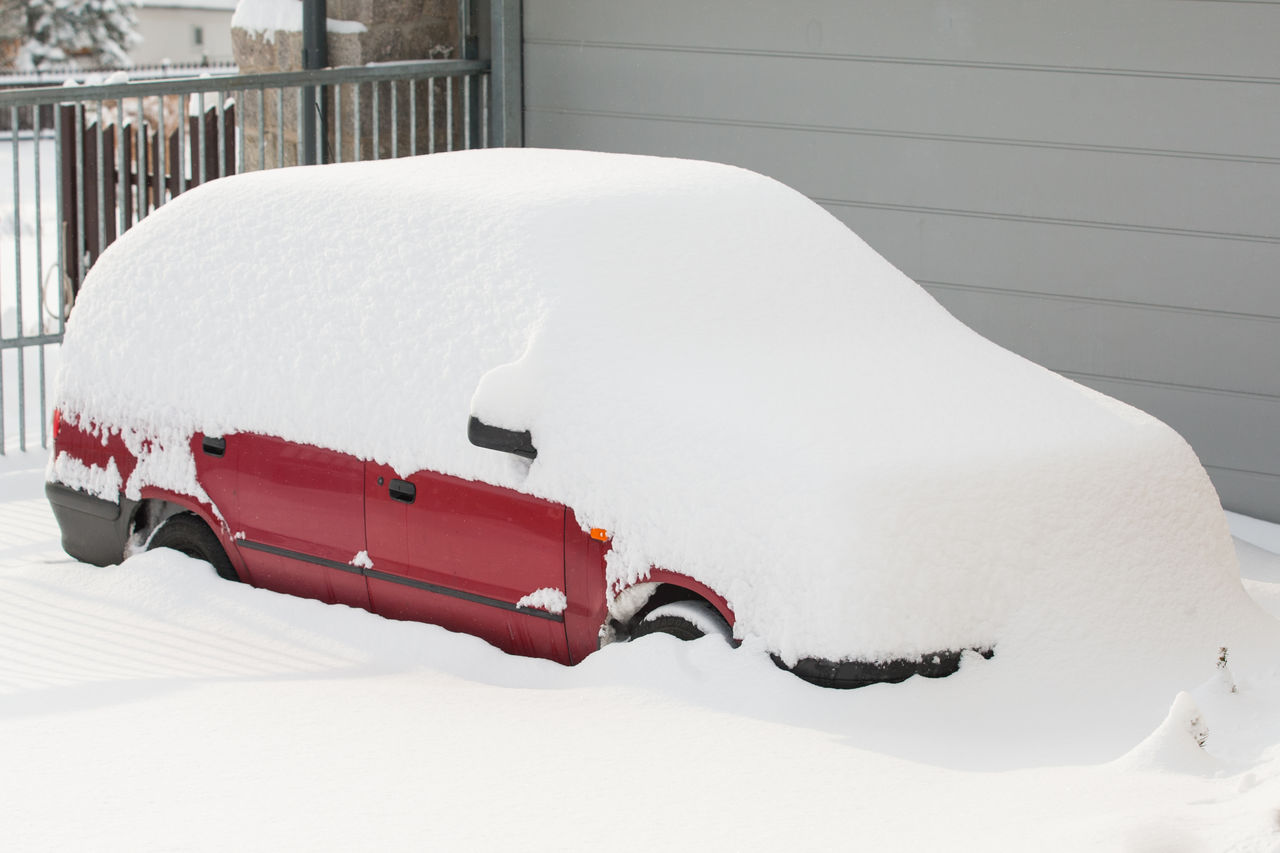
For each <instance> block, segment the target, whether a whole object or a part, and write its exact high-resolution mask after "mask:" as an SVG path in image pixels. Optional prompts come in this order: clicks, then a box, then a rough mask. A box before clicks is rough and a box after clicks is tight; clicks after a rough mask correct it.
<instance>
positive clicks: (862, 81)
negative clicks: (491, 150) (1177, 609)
mask: <svg viewBox="0 0 1280 853" xmlns="http://www.w3.org/2000/svg"><path fill="white" fill-rule="evenodd" d="M524 10H525V11H524V16H525V17H524V32H525V46H524V51H525V53H524V62H525V134H526V137H525V143H526V145H530V146H545V147H576V148H591V149H601V150H609V151H628V152H637V153H653V154H669V155H678V156H686V157H698V158H705V159H710V160H720V161H724V162H729V163H735V164H738V165H742V166H746V167H748V168H751V169H755V170H757V171H760V172H763V173H765V174H768V175H772V176H773V177H776V178H778V179H779V180H781V181H783V182H785V183H787V184H790V185H791V186H794V187H796V188H797V189H799V190H801V191H802V192H804V193H806V194H807V195H809V196H811V197H812V198H814V199H816V200H818V201H819V202H820V203H822V204H823V205H824V206H826V207H827V208H828V209H829V210H830V211H831V212H832V213H834V214H835V215H836V216H838V217H840V219H842V220H843V221H844V222H846V223H847V224H848V225H849V226H850V227H851V228H853V229H854V230H855V231H857V232H858V233H859V234H861V235H862V236H863V237H864V238H865V239H866V240H867V242H869V243H870V244H871V245H872V246H873V247H875V248H876V249H878V250H879V251H880V252H881V253H882V254H884V255H885V256H886V257H888V258H889V259H890V260H891V261H893V262H894V263H895V264H897V265H898V266H899V267H901V268H902V269H903V270H904V271H906V272H907V273H908V274H909V275H911V276H912V277H913V278H915V279H916V280H918V281H920V282H921V283H922V284H923V285H924V286H925V287H927V288H928V289H929V290H930V291H931V292H932V293H933V294H934V295H935V296H936V297H937V298H938V299H939V300H940V301H941V302H942V303H943V304H944V305H946V306H947V308H949V309H950V310H951V311H952V313H954V314H955V315H956V316H957V317H959V318H960V319H961V320H963V321H964V322H966V323H968V324H969V325H970V326H973V327H974V328H975V329H977V330H978V331H980V332H982V333H983V334H985V335H986V336H988V337H990V338H992V339H994V340H996V341H998V342H1000V343H1001V344H1003V345H1005V346H1007V347H1008V348H1010V349H1012V350H1015V351H1016V352H1019V353H1022V354H1024V355H1026V356H1028V357H1029V358H1031V359H1033V360H1035V361H1037V362H1040V363H1041V364H1044V365H1046V366H1048V367H1050V368H1052V369H1054V370H1057V371H1060V372H1062V373H1064V374H1066V375H1068V376H1071V377H1073V378H1075V379H1078V380H1079V381H1081V382H1084V383H1085V384H1088V385H1092V386H1093V387H1095V388H1098V389H1100V390H1102V391H1104V392H1106V393H1108V394H1111V395H1113V396H1116V397H1119V398H1121V399H1124V400H1127V401H1129V402H1131V403H1133V404H1135V405H1137V406H1139V407H1141V408H1143V409H1146V410H1147V411H1149V412H1151V413H1153V414H1155V415H1157V416H1158V417H1160V418H1162V419H1164V420H1166V421H1167V422H1169V423H1170V424H1172V425H1173V426H1174V427H1175V428H1177V429H1178V430H1179V431H1180V432H1181V433H1182V434H1183V435H1184V436H1186V437H1187V439H1188V440H1189V441H1191V443H1192V444H1193V445H1194V446H1195V448H1196V450H1197V451H1198V452H1199V454H1200V457H1201V459H1202V460H1203V461H1204V463H1205V465H1206V466H1207V467H1208V469H1209V472H1210V474H1212V476H1213V478H1214V481H1215V483H1216V484H1217V486H1218V490H1219V492H1220V493H1221V495H1222V499H1223V503H1224V504H1225V505H1226V506H1227V507H1228V508H1231V509H1238V510H1240V511H1243V512H1247V513H1250V514H1252V515H1256V516H1260V517H1264V518H1268V519H1271V520H1273V521H1280V2H1264V0H1238V2H1230V0H1132V2H1124V3H1116V2H1113V0H1079V2H1072V3H1062V2H1053V1H1051V2H1031V1H1030V0H967V2H965V1H963V0H955V2H950V1H949V0H934V2H919V3H901V2H895V0H860V2H849V1H848V0H808V1H807V2H763V0H647V1H646V2H643V3H637V2H625V0H525V3H524Z"/></svg>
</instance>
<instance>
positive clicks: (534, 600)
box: [516, 586, 569, 614]
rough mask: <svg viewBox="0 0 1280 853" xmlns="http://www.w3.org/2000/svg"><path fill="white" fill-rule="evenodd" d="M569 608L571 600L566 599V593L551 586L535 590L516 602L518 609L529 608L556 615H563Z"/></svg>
mask: <svg viewBox="0 0 1280 853" xmlns="http://www.w3.org/2000/svg"><path fill="white" fill-rule="evenodd" d="M568 606H569V600H568V599H567V598H566V597H565V594H564V592H562V591H561V590H558V589H556V588H555V587H550V586H544V587H543V588H542V589H535V590H534V591H533V592H531V593H529V594H528V595H526V596H524V597H523V598H521V599H520V600H519V601H517V602H516V607H529V608H532V609H534V610H545V611H547V612H548V613H556V614H559V613H563V612H564V610H565V608H566V607H568Z"/></svg>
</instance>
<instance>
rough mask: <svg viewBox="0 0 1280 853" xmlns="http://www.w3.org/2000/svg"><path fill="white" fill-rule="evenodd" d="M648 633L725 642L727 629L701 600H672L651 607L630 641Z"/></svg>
mask: <svg viewBox="0 0 1280 853" xmlns="http://www.w3.org/2000/svg"><path fill="white" fill-rule="evenodd" d="M650 634H668V635H670V636H672V637H675V638H676V639H678V640H697V639H699V638H700V637H705V636H708V635H713V636H719V637H723V638H724V639H725V640H726V641H728V640H729V638H730V636H731V632H730V631H729V626H728V625H727V624H726V623H725V621H724V619H723V618H722V617H721V616H720V614H719V613H718V612H716V609H715V608H714V607H712V606H711V605H710V604H707V603H706V602H705V601H673V602H671V603H670V604H664V605H662V606H661V607H655V608H654V609H653V610H650V611H649V612H648V613H646V614H645V615H644V616H643V617H641V619H640V622H639V624H637V625H636V626H635V628H634V629H632V631H631V639H633V640H638V639H640V638H641V637H647V636H649V635H650Z"/></svg>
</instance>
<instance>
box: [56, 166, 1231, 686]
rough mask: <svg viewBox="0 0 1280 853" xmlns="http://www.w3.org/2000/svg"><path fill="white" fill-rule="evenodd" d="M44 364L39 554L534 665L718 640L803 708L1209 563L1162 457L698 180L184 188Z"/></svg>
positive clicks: (404, 180)
mask: <svg viewBox="0 0 1280 853" xmlns="http://www.w3.org/2000/svg"><path fill="white" fill-rule="evenodd" d="M60 357H61V369H60V373H59V379H58V390H57V394H56V399H55V405H56V407H57V409H58V410H59V411H60V412H61V414H60V416H59V418H58V422H57V423H56V424H55V429H54V434H55V439H54V447H53V459H52V461H51V464H50V467H49V472H48V478H47V479H48V481H49V482H48V487H47V491H48V496H49V499H50V501H51V503H52V505H53V509H54V513H55V515H56V517H57V520H58V523H59V525H60V526H61V528H62V534H63V544H64V547H65V548H66V550H67V552H68V553H69V554H71V555H72V556H74V557H76V558H78V559H81V560H84V561H86V562H89V563H95V564H99V565H106V564H110V563H115V562H118V561H119V560H121V559H122V558H123V557H124V556H126V555H128V554H129V553H133V552H135V551H137V550H139V549H143V548H158V547H171V548H176V549H178V550H180V551H183V552H185V553H187V554H190V555H193V556H196V557H198V558H200V559H203V560H207V561H208V562H209V563H211V564H212V565H213V566H214V568H216V569H217V571H218V573H219V574H221V575H222V576H224V577H226V578H229V579H235V580H241V581H244V582H247V583H251V584H253V585H255V586H260V587H264V588H267V589H272V590H277V591H280V592H285V593H291V594H294V595H299V596H307V597H311V598H316V599H320V600H322V601H326V602H331V603H341V604H347V605H350V606H353V607H361V608H366V609H368V610H370V611H372V612H374V613H378V614H381V615H383V616H385V617H388V618H392V619H412V620H421V621H424V622H431V623H435V624H438V625H442V626H444V627H446V628H449V629H452V630H456V631H465V632H469V633H472V634H475V635H477V636H479V637H482V638H483V639H485V640H487V641H488V642H490V643H492V644H493V645H495V646H497V647H499V648H501V649H504V650H506V651H508V652H511V653H515V654H521V655H531V656H537V657H544V658H549V659H551V660H555V661H559V662H561V663H564V664H573V663H576V662H578V661H580V660H582V659H583V658H584V657H586V656H587V655H589V654H590V653H591V652H593V651H594V650H596V649H598V648H599V647H600V646H601V645H602V644H604V643H609V642H613V641H615V640H625V639H629V638H633V637H636V636H642V635H644V634H649V633H654V632H665V633H669V634H674V635H676V636H679V637H684V638H692V637H697V636H700V635H702V634H706V633H718V634H721V635H724V636H726V637H732V638H734V639H736V640H740V641H742V642H743V643H744V644H746V645H748V646H749V647H750V648H751V649H754V650H758V651H761V652H765V653H768V654H771V655H773V657H774V659H775V660H776V661H778V662H779V663H780V664H782V665H785V666H786V667H787V668H788V669H791V670H792V671H794V672H796V673H797V674H798V675H800V676H802V677H804V678H806V679H809V680H811V681H814V682H817V683H819V684H824V685H835V686H857V685H860V684H866V683H868V682H872V681H897V680H901V679H904V678H906V677H908V676H910V675H912V674H923V675H927V676H939V675H946V674H948V673H950V672H953V671H955V670H956V669H957V667H958V664H959V661H960V658H961V653H962V651H964V650H969V649H972V650H976V651H978V652H982V653H989V652H990V650H991V649H993V648H994V647H995V646H996V644H997V643H1001V642H1009V641H1008V639H1007V638H1008V637H1009V636H1010V634H1009V632H1010V631H1011V630H1013V628H1011V626H1015V627H1016V626H1019V625H1022V626H1025V625H1026V624H1033V623H1034V622H1035V620H1034V619H1032V618H1031V617H1028V616H1027V613H1031V612H1034V611H1033V610H1027V603H1028V602H1034V603H1035V606H1036V607H1045V608H1050V609H1052V608H1055V607H1061V606H1064V605H1062V604H1060V602H1066V601H1076V600H1080V599H1083V598H1088V599H1092V598H1094V597H1095V596H1097V595H1098V594H1099V590H1105V592H1106V595H1108V596H1110V597H1112V598H1114V599H1116V601H1121V600H1125V601H1128V600H1137V599H1141V598H1142V597H1143V596H1146V595H1148V591H1147V590H1148V584H1147V582H1146V580H1145V576H1144V575H1143V574H1142V568H1143V567H1146V566H1152V565H1159V566H1163V567H1166V569H1167V567H1169V566H1183V567H1185V569H1184V570H1185V571H1186V573H1187V576H1188V577H1191V578H1197V579H1198V578H1199V577H1200V575H1199V574H1197V572H1200V571H1202V569H1201V568H1200V567H1206V566H1207V567H1213V570H1214V571H1217V572H1218V576H1222V577H1226V576H1227V573H1228V572H1229V570H1230V561H1231V560H1232V559H1233V552H1232V551H1231V543H1230V537H1229V535H1227V534H1226V527H1225V522H1223V520H1222V512H1221V507H1220V506H1219V504H1218V501H1217V496H1216V494H1215V493H1214V491H1213V488H1212V485H1211V483H1210V482H1209V480H1208V477H1207V475H1206V474H1205V472H1204V470H1203V468H1202V467H1201V466H1200V465H1199V462H1198V460H1197V459H1196V458H1195V454H1194V453H1193V452H1192V451H1191V449H1190V448H1189V447H1188V446H1187V445H1186V442H1184V441H1183V440H1182V439H1181V438H1180V437H1179V436H1177V434H1176V433H1174V432H1173V431H1172V430H1170V429H1169V428H1168V427H1166V426H1165V425H1163V424H1161V423H1159V422H1158V421H1156V420H1155V419H1154V418H1151V417H1149V416H1146V415H1144V414H1142V413H1140V412H1137V411H1135V410H1132V409H1130V408H1128V407H1127V406H1124V405H1122V404H1120V403H1118V402H1116V401H1114V400H1110V399H1109V398H1105V397H1103V396H1102V395H1100V394H1097V393H1096V392H1093V391H1090V390H1088V389H1085V388H1082V387H1081V386H1079V385H1076V384H1074V383H1072V382H1070V381H1068V380H1066V379H1064V378H1062V377H1060V376H1057V375H1055V374H1052V373H1050V372H1049V371H1047V370H1044V369H1043V368H1040V367H1038V366H1036V365H1034V364H1031V363H1029V362H1027V361H1025V360H1023V359H1021V358H1019V357H1017V356H1015V355H1013V354H1011V353H1009V352H1007V351H1005V350H1002V349H1000V348H999V347H998V346H996V345H994V344H992V343H991V342H989V341H986V340H984V339H982V338H981V337H980V336H978V335H976V334H975V333H974V332H972V331H971V330H970V329H968V328H967V327H965V326H963V325H962V324H961V323H959V322H958V321H956V320H955V319H954V318H953V317H951V316H950V315H949V314H948V313H947V312H946V311H945V310H943V309H942V307H941V306H940V305H939V304H938V303H937V302H936V301H935V300H933V299H932V297H930V296H929V295H928V294H927V293H926V292H925V291H924V290H922V289H921V288H920V287H919V286H918V285H916V284H915V283H914V282H912V281H910V279H908V278H907V277H906V276H905V275H903V274H902V273H901V272H900V271H898V270H897V269H895V268H894V267H893V266H892V265H891V264H889V263H888V262H887V261H886V260H885V259H884V258H882V257H880V256H879V255H877V254H876V253H875V252H874V251H873V250H871V249H870V248H869V247H868V246H867V245H866V244H865V243H863V242H862V241H861V240H860V239H858V238H857V236H856V235H854V234H853V233H852V232H850V231H849V230H848V228H847V227H845V226H844V225H843V224H842V223H841V222H839V221H838V220H837V219H835V217H833V216H832V215H831V214H829V213H828V212H827V211H825V210H823V209H822V208H821V207H819V206H818V205H816V204H814V203H813V202H812V201H810V200H809V199H806V198H805V197H804V196H802V195H800V194H799V193H797V192H795V191H794V190H791V189H789V188H787V187H785V186H783V185H781V184H779V183H778V182H776V181H772V180H770V179H768V178H765V177H763V176H761V175H756V174H754V173H751V172H747V171H745V170H742V169H737V168H733V167H730V166H724V165H719V164H710V163H697V162H691V161H681V160H670V159H664V158H653V157H629V156H626V155H612V154H602V153H588V152H570V151H533V150H523V149H521V150H506V149H504V150H491V151H475V152H460V153H451V154H441V155H430V156H427V157H420V158H406V159H404V160H394V161H384V162H375V163H351V164H341V165H336V166H319V167H307V168H299V169H278V170H270V171H266V172H255V173H250V174H246V175H240V176H236V177H233V178H228V179H225V180H220V181H215V182H211V183H210V184H208V185H206V186H202V187H200V188H198V189H197V190H195V191H193V192H191V193H184V194H183V195H182V196H180V197H179V198H177V199H175V200H174V201H172V202H170V203H167V204H166V205H164V206H163V207H162V208H161V209H159V210H157V211H156V212H155V213H154V214H152V215H151V216H149V217H147V218H146V219H145V220H143V221H142V222H140V223H138V224H137V225H136V226H135V227H133V228H132V229H130V230H129V231H128V232H127V233H126V234H124V235H123V236H122V237H121V239H120V240H118V241H117V242H116V243H114V244H113V245H112V246H111V247H110V249H109V250H108V251H106V252H105V253H103V255H102V256H101V257H100V258H99V259H98V260H97V261H96V262H95V264H94V267H93V269H92V270H90V272H89V274H88V277H87V278H86V280H85V284H84V287H83V288H82V290H81V293H80V295H79V297H78V301H77V303H76V305H75V308H74V310H73V312H72V315H71V318H70V320H69V322H68V325H67V332H66V337H65V340H64V343H63V346H62V350H61V356H60ZM1173 504H1176V505H1177V511H1176V512H1175V511H1173V510H1171V509H1170V507H1171V505H1173ZM1082 543H1083V544H1082ZM1086 545H1087V547H1085V546H1086ZM1100 576H1101V577H1105V578H1106V583H1105V584H1100V583H1097V582H1095V581H1092V580H1090V579H1092V578H1096V577H1100ZM1196 582H1199V581H1198V580H1197V581H1196ZM1068 591H1070V592H1068ZM1125 596H1128V598H1125Z"/></svg>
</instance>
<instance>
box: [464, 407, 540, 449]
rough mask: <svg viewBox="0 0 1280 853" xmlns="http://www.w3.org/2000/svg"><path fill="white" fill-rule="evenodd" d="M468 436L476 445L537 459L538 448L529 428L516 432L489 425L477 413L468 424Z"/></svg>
mask: <svg viewBox="0 0 1280 853" xmlns="http://www.w3.org/2000/svg"><path fill="white" fill-rule="evenodd" d="M467 438H468V439H469V440H470V441H471V443H472V444H474V445H475V446H476V447H484V448H486V449H488V450H501V451H502V452H503V453H514V454H515V455H516V456H523V457H525V458H526V459H536V458H537V456H538V449H537V448H536V447H534V446H533V436H532V435H531V434H530V433H529V431H528V430H524V431H523V432H516V431H515V430H513V429H503V428H502V427H496V426H489V424H487V423H484V422H483V421H481V420H480V419H479V418H477V417H476V416H475V415H472V416H471V421H470V422H469V423H468V424H467Z"/></svg>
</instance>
